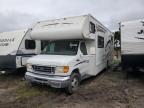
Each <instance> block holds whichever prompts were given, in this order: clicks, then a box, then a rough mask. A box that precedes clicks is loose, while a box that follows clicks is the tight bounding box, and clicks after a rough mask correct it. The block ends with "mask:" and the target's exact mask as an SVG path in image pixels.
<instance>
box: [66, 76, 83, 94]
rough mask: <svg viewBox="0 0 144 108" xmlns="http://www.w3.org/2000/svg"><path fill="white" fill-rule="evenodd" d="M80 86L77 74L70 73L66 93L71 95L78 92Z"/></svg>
mask: <svg viewBox="0 0 144 108" xmlns="http://www.w3.org/2000/svg"><path fill="white" fill-rule="evenodd" d="M79 84H80V75H79V74H78V73H72V75H71V77H70V84H69V86H68V87H67V88H65V90H66V93H67V94H69V95H71V94H73V93H75V92H76V91H77V90H78V87H79Z"/></svg>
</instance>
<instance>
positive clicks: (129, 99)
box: [0, 71, 144, 108]
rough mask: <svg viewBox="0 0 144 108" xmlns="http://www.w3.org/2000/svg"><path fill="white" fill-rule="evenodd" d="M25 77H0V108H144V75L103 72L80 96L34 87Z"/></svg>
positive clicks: (83, 85)
mask: <svg viewBox="0 0 144 108" xmlns="http://www.w3.org/2000/svg"><path fill="white" fill-rule="evenodd" d="M23 76H24V75H23V74H17V73H16V74H6V75H0V108H144V92H143V91H144V73H136V72H135V73H130V74H129V76H128V78H127V77H126V74H125V73H124V72H121V71H114V72H112V71H109V72H106V71H104V72H102V73H101V74H99V75H97V76H96V77H91V78H89V79H86V80H84V81H83V82H82V83H81V86H80V88H79V90H78V92H77V93H75V94H73V95H67V94H66V93H65V92H64V91H63V90H61V89H54V88H51V87H48V86H41V85H37V86H31V85H29V84H28V83H27V82H26V81H25V80H24V78H23Z"/></svg>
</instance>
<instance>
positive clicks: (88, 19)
mask: <svg viewBox="0 0 144 108" xmlns="http://www.w3.org/2000/svg"><path fill="white" fill-rule="evenodd" d="M31 38H32V39H34V40H44V41H47V42H48V43H47V45H46V46H45V48H44V50H43V51H42V53H41V54H40V55H37V56H34V57H32V58H30V59H28V61H27V72H26V74H25V77H26V79H27V80H28V81H30V82H31V83H32V84H33V83H42V84H47V85H50V86H51V87H55V88H65V89H66V90H67V92H68V93H73V92H75V91H76V90H77V87H78V85H79V82H80V81H81V80H83V79H85V78H88V77H90V76H95V75H97V74H98V73H100V72H101V71H102V70H103V69H105V68H106V67H108V66H109V65H111V62H112V52H113V34H112V33H111V32H110V31H109V30H108V29H107V28H106V27H105V26H103V25H102V24H101V23H100V22H99V21H97V20H96V19H95V18H94V17H92V16H91V15H83V16H77V17H69V18H62V19H56V20H48V21H41V22H38V23H37V24H36V25H35V26H34V27H33V29H32V32H31Z"/></svg>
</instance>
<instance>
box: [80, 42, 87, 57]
mask: <svg viewBox="0 0 144 108" xmlns="http://www.w3.org/2000/svg"><path fill="white" fill-rule="evenodd" d="M80 50H81V52H82V53H83V55H87V49H86V45H85V43H84V42H82V43H81V45H80Z"/></svg>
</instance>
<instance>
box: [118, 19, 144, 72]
mask: <svg viewBox="0 0 144 108" xmlns="http://www.w3.org/2000/svg"><path fill="white" fill-rule="evenodd" d="M120 30H121V54H122V55H121V60H122V68H123V69H124V70H125V69H140V68H142V67H144V19H139V20H133V21H126V22H121V24H120Z"/></svg>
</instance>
